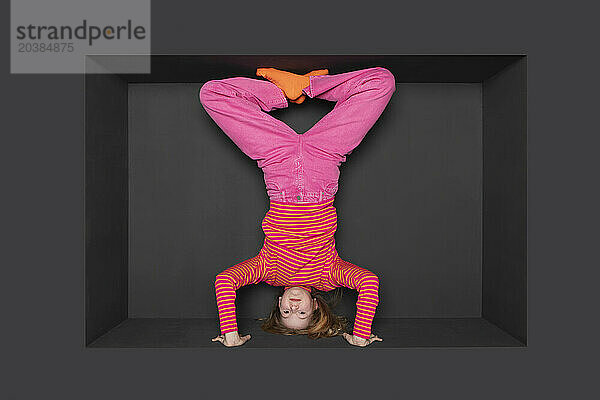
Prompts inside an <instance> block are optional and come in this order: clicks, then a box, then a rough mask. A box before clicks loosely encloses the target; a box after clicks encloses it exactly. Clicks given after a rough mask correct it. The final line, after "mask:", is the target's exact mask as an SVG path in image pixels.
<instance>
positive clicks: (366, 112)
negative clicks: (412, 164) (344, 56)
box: [303, 67, 396, 162]
mask: <svg viewBox="0 0 600 400" xmlns="http://www.w3.org/2000/svg"><path fill="white" fill-rule="evenodd" d="M309 79H310V85H309V86H308V87H306V88H304V89H303V92H304V93H306V95H307V96H309V97H316V98H318V99H324V100H329V101H335V102H336V105H335V107H334V108H333V110H331V111H330V112H329V113H328V114H327V115H325V116H324V117H323V118H321V120H320V121H319V122H317V123H316V124H315V125H314V126H313V127H312V128H310V129H309V130H308V131H307V132H305V133H304V139H306V143H308V144H311V145H313V146H316V147H319V148H322V149H324V150H329V151H330V152H332V153H334V154H336V155H337V156H338V157H339V158H340V161H342V162H343V161H346V157H345V156H346V155H348V154H350V153H351V152H352V150H354V148H355V147H356V146H358V145H359V144H360V142H361V141H362V140H363V138H364V137H365V135H366V134H367V132H368V131H369V130H370V129H371V127H372V126H373V125H374V124H375V122H376V121H377V119H378V118H379V116H380V115H381V113H382V112H383V110H384V109H385V107H386V105H387V104H388V102H389V100H390V99H391V97H392V94H393V93H394V91H395V90H396V83H395V79H394V75H393V74H392V73H391V72H390V71H389V70H387V69H385V68H382V67H373V68H367V69H362V70H358V71H351V72H345V73H341V74H334V75H320V76H311V77H310V78H309Z"/></svg>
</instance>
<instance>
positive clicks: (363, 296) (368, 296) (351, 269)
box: [330, 258, 379, 340]
mask: <svg viewBox="0 0 600 400" xmlns="http://www.w3.org/2000/svg"><path fill="white" fill-rule="evenodd" d="M330 279H331V281H332V283H333V284H334V285H336V286H345V287H348V288H350V289H355V290H358V300H357V301H356V318H355V320H354V331H353V335H354V336H357V337H360V338H363V339H367V340H368V339H370V338H371V324H372V323H373V317H374V316H375V309H376V308H377V305H378V304H379V278H378V277H377V276H376V275H375V274H374V273H373V272H371V271H369V270H367V269H365V268H361V267H359V266H357V265H354V264H352V263H351V262H348V261H345V260H342V259H341V258H338V259H337V262H335V263H334V264H333V265H332V266H331V271H330Z"/></svg>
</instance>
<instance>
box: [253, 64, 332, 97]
mask: <svg viewBox="0 0 600 400" xmlns="http://www.w3.org/2000/svg"><path fill="white" fill-rule="evenodd" d="M327 73H329V71H328V70H327V69H322V70H315V71H311V72H309V73H307V74H304V75H298V74H294V73H292V72H287V71H282V70H279V69H276V68H258V69H257V70H256V75H258V76H262V77H263V78H266V79H268V80H269V81H271V82H273V83H274V84H275V85H277V87H279V88H280V89H281V90H282V91H283V93H284V94H285V97H287V98H288V99H290V100H291V101H292V102H294V103H296V104H300V103H302V102H303V101H304V99H305V97H306V96H305V95H304V93H302V89H304V88H305V87H307V86H308V85H309V84H310V80H309V76H311V75H326V74H327Z"/></svg>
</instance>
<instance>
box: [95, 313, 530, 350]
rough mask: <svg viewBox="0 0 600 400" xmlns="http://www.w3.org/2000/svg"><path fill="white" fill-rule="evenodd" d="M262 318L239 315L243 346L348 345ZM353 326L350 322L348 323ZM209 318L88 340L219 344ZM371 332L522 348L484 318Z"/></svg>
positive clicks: (432, 342) (143, 325)
mask: <svg viewBox="0 0 600 400" xmlns="http://www.w3.org/2000/svg"><path fill="white" fill-rule="evenodd" d="M260 322H261V321H256V320H253V319H238V327H239V329H240V333H241V334H243V335H245V334H251V335H252V339H251V340H250V341H248V342H247V343H246V344H244V345H243V346H242V347H244V348H281V347H302V348H307V347H316V348H319V347H320V348H331V347H342V348H343V347H348V348H353V346H350V345H349V344H348V343H347V342H346V341H345V340H344V339H343V338H342V337H341V336H340V337H334V338H325V339H318V340H311V339H309V338H307V337H306V336H283V335H272V334H268V333H266V332H264V331H262V330H261V329H260ZM350 326H351V325H350ZM218 332H219V330H218V321H217V320H216V319H213V318H184V319H179V318H129V319H127V320H125V321H123V322H122V323H121V324H119V325H118V326H116V327H115V328H113V329H112V330H111V331H109V332H108V333H106V334H105V335H103V336H101V337H100V338H98V339H97V340H95V341H94V342H92V343H91V344H90V346H89V347H95V348H100V347H104V348H107V347H108V348H115V347H151V348H165V347H167V348H172V347H180V348H181V347H184V348H185V347H196V348H197V347H214V348H219V347H223V345H222V344H220V343H218V342H212V341H211V338H213V337H215V336H216V335H217V334H218ZM373 332H374V333H376V334H377V335H378V336H380V337H381V338H383V342H376V343H373V344H371V345H370V346H368V347H369V348H406V347H522V346H523V345H522V343H520V342H519V341H518V340H516V339H515V338H514V337H512V336H510V335H509V334H507V333H506V332H504V331H503V330H501V329H499V328H498V327H497V326H496V325H494V324H492V323H490V322H488V321H486V320H485V319H483V318H378V319H375V321H374V323H373Z"/></svg>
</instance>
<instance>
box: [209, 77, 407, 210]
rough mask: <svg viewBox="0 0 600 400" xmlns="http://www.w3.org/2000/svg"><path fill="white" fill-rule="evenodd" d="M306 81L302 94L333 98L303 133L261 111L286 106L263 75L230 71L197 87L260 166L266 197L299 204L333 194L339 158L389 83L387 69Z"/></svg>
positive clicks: (376, 111)
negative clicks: (230, 74)
mask: <svg viewBox="0 0 600 400" xmlns="http://www.w3.org/2000/svg"><path fill="white" fill-rule="evenodd" d="M309 79H310V84H309V85H308V86H307V87H305V88H304V89H303V92H304V93H305V94H306V95H307V96H308V97H311V98H318V99H323V100H329V101H334V102H336V104H335V106H334V108H333V110H331V111H330V112H329V113H328V114H327V115H325V116H324V117H323V118H321V120H319V121H318V122H317V123H316V124H315V125H314V126H313V127H312V128H310V129H309V130H308V131H307V132H305V133H303V134H298V133H297V132H296V131H294V130H293V129H292V128H290V127H289V126H288V125H287V124H285V123H284V122H282V121H280V120H278V119H276V118H274V117H272V116H271V115H269V114H267V112H269V111H271V110H273V109H275V108H283V107H287V106H288V101H287V99H286V97H285V96H284V94H283V91H282V90H281V89H279V88H278V87H277V86H276V85H275V84H273V83H271V82H269V81H267V80H262V79H251V78H245V77H233V78H226V79H219V80H211V81H208V82H206V83H205V84H204V85H202V87H201V89H200V93H199V97H200V102H201V103H202V106H203V107H204V109H205V110H206V112H207V113H208V114H209V115H210V116H211V118H212V119H213V120H214V121H215V122H216V123H217V125H218V126H219V127H220V128H221V129H222V130H223V132H225V134H227V136H228V137H229V138H230V139H231V140H232V141H233V142H234V143H235V144H236V145H237V146H238V147H239V148H240V149H241V150H242V151H243V152H244V154H246V155H247V156H249V157H250V158H252V159H253V160H256V161H257V163H258V167H259V168H261V169H262V170H263V173H264V179H265V184H266V187H267V195H268V196H269V198H270V199H272V200H277V201H282V202H291V203H298V202H317V201H323V200H327V199H330V198H332V197H334V195H335V194H336V192H337V189H338V178H339V175H340V171H339V166H340V164H341V163H342V162H344V161H346V156H347V155H348V154H350V153H351V152H352V150H354V148H355V147H356V146H358V145H359V144H360V142H361V141H362V139H363V138H364V137H365V135H366V134H367V132H368V131H369V129H371V127H372V126H373V125H374V124H375V122H376V121H377V119H378V118H379V116H380V115H381V113H382V112H383V110H384V109H385V107H386V105H387V104H388V102H389V100H390V98H391V97H392V94H393V93H394V91H395V89H396V86H395V79H394V75H392V73H391V72H390V71H389V70H387V69H385V68H382V67H373V68H367V69H362V70H357V71H351V72H345V73H341V74H334V75H320V76H311V77H310V78H309ZM263 111H264V112H263Z"/></svg>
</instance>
